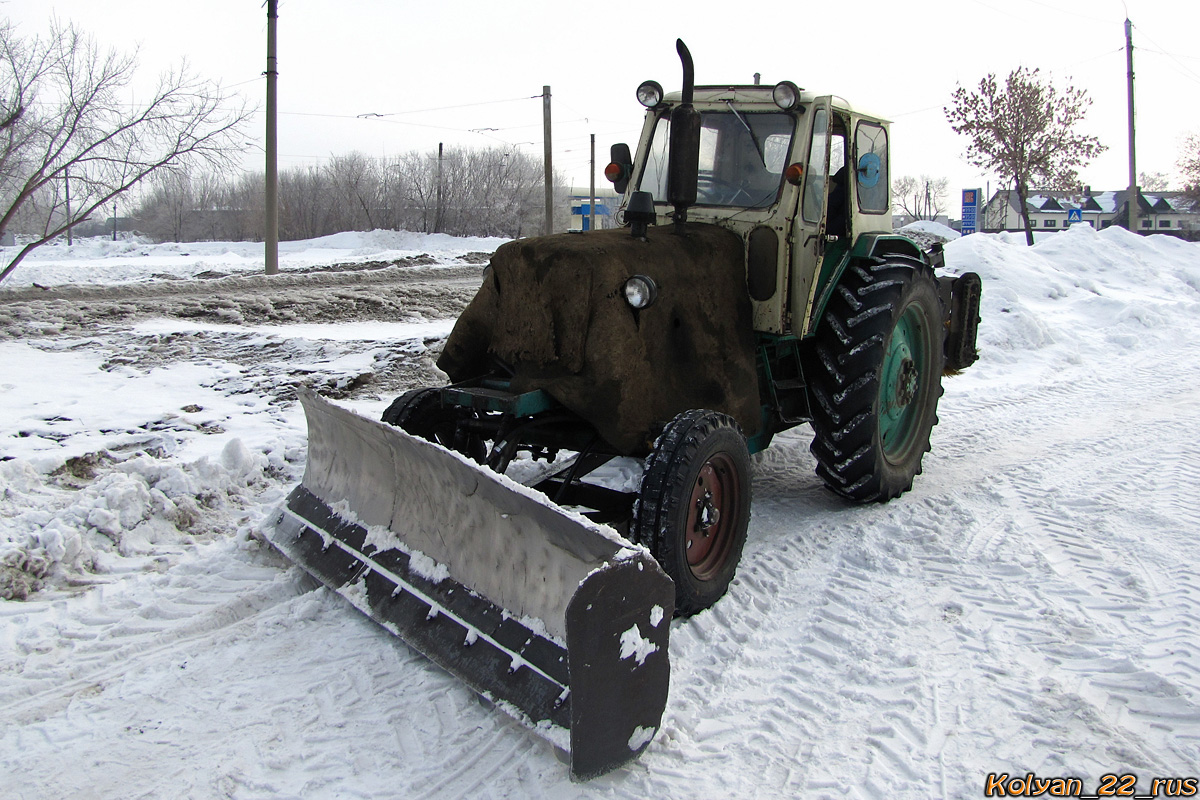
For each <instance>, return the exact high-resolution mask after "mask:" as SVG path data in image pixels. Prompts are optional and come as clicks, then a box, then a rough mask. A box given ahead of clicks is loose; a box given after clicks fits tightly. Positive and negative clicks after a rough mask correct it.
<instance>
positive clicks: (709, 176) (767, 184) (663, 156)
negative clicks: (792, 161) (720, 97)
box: [639, 106, 795, 208]
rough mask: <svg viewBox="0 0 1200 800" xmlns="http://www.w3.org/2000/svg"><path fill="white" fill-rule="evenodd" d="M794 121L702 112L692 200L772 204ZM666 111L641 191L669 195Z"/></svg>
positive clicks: (663, 198)
mask: <svg viewBox="0 0 1200 800" xmlns="http://www.w3.org/2000/svg"><path fill="white" fill-rule="evenodd" d="M794 127H795V120H794V119H793V118H792V116H791V115H790V114H784V113H779V112H769V113H763V112H746V111H740V110H735V109H734V108H733V107H732V106H730V109H729V111H705V112H703V113H701V115H700V175H699V180H698V181H697V185H696V204H697V205H707V206H736V207H738V208H765V207H767V206H769V205H771V204H772V203H774V202H775V199H776V198H777V197H778V196H779V187H780V186H781V184H782V179H783V170H784V168H785V167H786V166H787V157H788V151H789V149H790V145H791V141H792V130H793V129H794ZM670 141H671V121H670V117H669V115H664V116H662V117H660V118H659V120H658V124H657V125H656V126H655V128H654V137H653V138H652V139H651V140H650V149H649V151H648V153H647V154H646V166H645V169H643V170H642V181H641V185H640V187H639V188H640V189H641V190H642V191H644V192H650V194H652V195H653V196H654V201H655V202H656V203H666V202H668V199H667V186H668V178H667V157H668V151H669V150H670Z"/></svg>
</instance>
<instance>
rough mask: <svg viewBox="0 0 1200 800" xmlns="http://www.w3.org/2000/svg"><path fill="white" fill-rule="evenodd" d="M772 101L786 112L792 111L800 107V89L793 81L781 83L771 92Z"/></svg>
mask: <svg viewBox="0 0 1200 800" xmlns="http://www.w3.org/2000/svg"><path fill="white" fill-rule="evenodd" d="M771 99H772V100H774V101H775V105H777V106H779V107H780V108H782V109H783V110H784V111H791V110H792V109H793V108H795V107H796V106H798V105H800V87H799V86H797V85H796V84H794V83H792V82H791V81H780V82H779V83H777V84H775V89H774V91H772V92H771Z"/></svg>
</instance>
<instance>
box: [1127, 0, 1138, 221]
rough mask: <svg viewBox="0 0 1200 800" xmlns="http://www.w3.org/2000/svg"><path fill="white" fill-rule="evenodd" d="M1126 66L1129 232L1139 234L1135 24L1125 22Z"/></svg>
mask: <svg viewBox="0 0 1200 800" xmlns="http://www.w3.org/2000/svg"><path fill="white" fill-rule="evenodd" d="M1125 66H1126V74H1127V76H1128V86H1129V197H1128V200H1129V231H1130V232H1131V233H1137V232H1138V212H1139V211H1140V210H1141V209H1139V208H1138V199H1139V198H1138V187H1137V151H1136V148H1135V147H1134V145H1133V141H1134V137H1133V23H1132V22H1130V21H1129V20H1128V19H1126V20H1125Z"/></svg>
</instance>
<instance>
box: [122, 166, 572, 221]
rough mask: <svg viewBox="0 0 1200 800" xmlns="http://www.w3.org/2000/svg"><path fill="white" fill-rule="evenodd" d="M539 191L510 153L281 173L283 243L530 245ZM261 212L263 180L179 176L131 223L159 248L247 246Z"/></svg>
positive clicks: (162, 183) (538, 172)
mask: <svg viewBox="0 0 1200 800" xmlns="http://www.w3.org/2000/svg"><path fill="white" fill-rule="evenodd" d="M543 185H544V184H543V169H542V164H541V162H540V161H539V160H537V159H534V158H532V157H530V156H528V155H525V154H524V153H520V152H517V151H514V150H511V149H508V150H505V149H503V148H490V149H460V148H450V149H446V150H445V151H444V152H443V153H442V154H441V155H440V157H439V154H438V153H436V152H435V153H421V152H417V151H413V152H410V153H407V154H405V155H402V156H396V157H393V158H388V159H381V158H370V157H368V156H365V155H363V154H361V153H351V154H349V155H342V156H334V157H332V158H331V159H330V160H329V161H328V162H326V163H325V164H323V165H320V166H309V167H296V168H292V169H285V170H282V171H281V172H280V173H279V235H280V238H281V239H285V240H286V239H311V238H313V237H317V236H325V235H328V234H332V233H338V232H341V231H353V230H374V229H376V228H382V229H392V230H410V231H421V232H425V233H449V234H453V235H458V236H507V237H519V236H525V235H529V234H533V233H538V232H540V231H541V230H542V221H543V218H544V216H545V203H544V196H545V195H544V193H543V188H542V187H543ZM557 188H558V193H559V194H560V195H561V196H564V197H565V191H566V190H565V188H564V187H561V186H560V187H557ZM556 205H557V206H560V207H561V206H563V204H562V203H558V204H556ZM262 209H263V177H262V175H261V174H257V175H240V176H236V177H222V176H221V175H218V174H213V173H200V174H198V175H192V174H190V173H188V172H184V171H174V172H164V173H162V174H161V175H159V176H157V177H156V178H155V179H154V181H153V183H152V185H151V187H150V189H149V190H148V191H147V192H145V193H144V196H143V198H142V201H141V203H140V205H139V206H138V209H137V211H136V212H135V213H134V217H135V219H136V224H137V228H138V230H139V231H140V232H141V233H144V234H146V235H149V236H152V237H154V238H157V239H160V240H172V241H177V242H185V241H195V240H206V239H207V240H216V241H243V240H256V239H261V238H262V237H263V232H264V231H263V212H262ZM563 213H564V215H565V213H566V209H565V207H563ZM565 222H566V221H565V216H564V219H563V220H556V223H558V224H561V226H564V227H565Z"/></svg>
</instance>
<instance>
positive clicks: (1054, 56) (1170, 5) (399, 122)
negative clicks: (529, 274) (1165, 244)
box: [0, 0, 1200, 216]
mask: <svg viewBox="0 0 1200 800" xmlns="http://www.w3.org/2000/svg"><path fill="white" fill-rule="evenodd" d="M0 9H2V13H5V14H7V15H8V17H9V18H10V19H12V20H13V21H14V22H15V23H17V24H18V25H19V26H20V28H21V30H22V31H23V32H25V33H30V34H32V33H37V32H41V31H44V30H45V29H46V27H47V26H48V23H49V20H50V18H51V15H55V16H57V17H58V18H59V19H60V20H70V21H73V22H76V23H78V24H79V25H80V26H81V27H82V28H83V29H84V30H86V31H88V32H90V33H91V34H93V35H94V36H95V37H96V38H97V39H98V40H99V41H100V42H101V43H102V44H105V45H110V46H113V47H116V48H119V49H122V50H124V49H131V48H135V47H136V48H139V50H140V62H141V71H142V73H143V74H144V75H145V77H146V78H147V79H149V78H152V77H153V76H155V75H156V74H157V73H158V72H160V71H162V70H164V69H166V68H167V67H169V66H171V65H173V64H177V63H178V61H179V60H180V59H181V58H184V57H186V58H187V59H188V61H189V62H190V63H191V65H192V66H193V67H194V68H195V69H196V70H197V71H198V72H199V73H201V74H203V75H204V76H206V77H209V78H211V79H213V80H216V81H219V82H220V83H221V84H222V85H223V86H225V87H227V88H229V89H230V90H231V91H233V92H237V93H240V94H242V95H244V96H245V97H246V98H247V99H249V100H250V101H251V102H252V103H254V104H256V105H258V106H259V108H260V113H259V114H258V115H256V117H255V122H254V128H253V131H252V133H251V136H249V137H248V138H249V139H250V140H251V141H252V142H255V143H256V144H253V145H249V146H248V148H247V151H248V155H247V166H248V167H250V168H255V169H261V164H262V153H261V142H262V138H263V137H262V128H263V125H264V124H265V122H264V115H263V114H262V113H261V109H262V108H263V107H264V106H265V79H264V78H263V77H262V72H263V70H264V69H265V64H266V56H265V52H266V9H265V5H264V4H263V0H193V1H192V2H172V0H153V1H152V0H103V2H98V1H97V0H7V2H0ZM1126 13H1128V15H1129V17H1130V18H1131V19H1132V21H1133V24H1134V46H1135V53H1134V58H1135V65H1134V66H1135V72H1136V78H1137V80H1136V89H1135V91H1136V97H1137V111H1138V117H1137V120H1138V123H1137V124H1138V148H1137V150H1138V171H1139V172H1143V171H1145V172H1165V173H1167V174H1168V176H1169V178H1170V180H1171V183H1172V188H1176V186H1175V185H1176V184H1177V183H1178V177H1177V175H1176V172H1175V163H1176V161H1177V160H1178V156H1179V149H1180V144H1181V140H1182V137H1183V136H1184V135H1186V134H1187V133H1189V132H1197V133H1200V105H1198V104H1197V103H1195V102H1194V98H1195V97H1196V96H1197V95H1198V94H1200V49H1198V48H1197V47H1196V33H1197V31H1198V30H1200V2H1197V0H1126V2H1122V1H1121V0H927V1H926V2H919V3H903V2H887V3H885V2H877V1H876V0H850V1H849V2H846V1H845V0H843V1H842V2H832V3H823V2H812V1H809V2H780V3H770V2H765V3H757V4H750V5H747V4H744V3H737V2H725V3H718V2H706V1H703V0H698V1H694V2H681V3H672V2H661V1H660V2H657V3H653V4H651V3H623V2H605V3H595V4H591V5H589V4H586V3H567V2H553V3H552V2H533V1H528V2H526V1H523V0H509V1H508V2H482V1H481V0H466V1H464V2H454V0H443V2H440V3H436V2H402V0H280V12H279V108H280V112H281V115H280V119H279V147H280V164H281V166H283V167H289V166H295V165H307V164H319V163H321V162H322V161H323V160H325V159H328V158H329V156H330V155H331V154H342V153H346V152H349V151H352V150H359V151H361V152H364V153H366V154H368V155H372V156H387V155H395V154H398V153H403V152H407V151H409V150H414V149H417V150H423V151H435V150H436V148H437V145H438V142H445V143H446V144H447V145H467V146H476V147H478V146H488V145H502V146H505V147H516V148H519V149H521V150H522V151H524V152H527V153H530V154H534V155H537V156H538V157H540V153H541V148H542V127H541V126H542V118H541V114H542V107H541V100H540V97H538V96H539V95H540V94H541V91H542V86H543V85H546V84H548V85H550V87H551V92H552V95H553V101H552V102H553V118H554V131H553V143H554V158H555V167H556V168H557V169H558V170H559V171H560V172H561V173H562V174H563V175H564V176H565V177H566V178H567V179H568V180H569V181H570V182H571V183H573V184H574V185H577V186H586V185H587V180H588V144H589V134H591V133H594V134H596V145H597V147H596V149H597V161H598V162H599V167H598V169H603V165H604V164H605V163H607V160H608V146H609V145H610V144H612V143H613V142H617V141H629V142H631V143H632V142H633V141H635V140H636V138H637V133H638V131H639V129H640V127H641V120H642V111H643V109H642V108H641V106H639V105H638V104H637V102H636V100H635V99H634V95H633V92H634V89H635V88H636V87H637V84H638V83H640V82H641V81H642V80H645V79H647V78H654V79H655V80H658V81H659V82H660V83H662V84H663V85H664V86H665V87H667V90H668V91H670V90H673V89H677V88H678V87H679V85H680V82H681V76H680V67H679V60H678V58H677V56H676V54H675V48H674V42H675V38H676V37H682V38H683V39H684V41H685V42H687V44H688V46H689V48H690V49H691V51H692V55H693V57H694V59H695V64H696V80H697V82H698V83H750V82H751V80H752V76H753V74H754V73H755V72H760V73H762V81H763V83H767V84H773V83H776V82H778V81H780V80H784V79H787V80H792V81H794V82H796V83H797V84H799V85H800V86H802V87H804V88H806V89H811V90H816V91H819V92H821V93H833V94H838V95H841V96H842V97H845V98H846V99H848V100H849V101H850V102H851V103H852V104H854V105H855V106H856V107H860V108H863V109H865V110H869V111H871V112H873V113H876V114H881V115H883V116H886V117H887V118H889V119H891V120H893V122H894V124H893V126H892V131H893V133H892V142H893V145H892V159H893V170H894V174H896V175H903V174H914V175H919V174H929V175H932V176H934V177H938V176H946V177H949V178H950V182H951V192H952V195H951V206H952V207H956V206H957V202H958V199H957V198H958V192H959V190H960V189H963V188H968V187H973V186H977V187H980V188H986V187H987V186H988V185H989V182H990V186H991V189H992V190H993V191H995V189H996V188H997V177H996V176H994V175H986V174H980V173H979V172H978V170H976V169H975V168H973V167H971V166H969V165H968V164H967V163H966V162H965V161H964V159H963V157H962V154H963V150H964V140H962V139H961V138H960V137H958V136H957V135H956V134H954V133H953V132H952V131H951V130H950V129H949V126H948V125H947V124H946V121H945V116H944V114H943V113H942V110H941V109H942V107H943V106H944V105H945V104H946V103H947V102H948V101H949V99H950V95H951V93H952V92H953V91H954V88H955V86H956V85H957V84H959V83H962V84H964V85H967V86H971V87H974V86H975V85H977V84H978V82H979V79H980V78H981V77H983V75H984V74H986V73H988V72H996V73H997V74H999V75H1001V76H1003V75H1006V74H1007V73H1008V72H1009V71H1010V70H1012V69H1014V68H1015V67H1018V66H1026V67H1040V68H1041V69H1042V70H1043V72H1049V73H1050V74H1051V75H1052V76H1053V78H1054V79H1055V81H1056V82H1057V83H1059V85H1063V84H1065V83H1066V82H1067V81H1068V80H1070V81H1073V82H1074V84H1075V85H1076V86H1079V87H1081V88H1084V89H1086V90H1087V91H1088V93H1089V94H1090V95H1091V97H1092V98H1093V100H1094V105H1093V107H1092V110H1091V112H1090V113H1089V116H1088V118H1087V120H1086V121H1085V123H1084V125H1083V128H1084V130H1086V131H1087V132H1089V133H1094V134H1096V135H1097V136H1099V137H1100V139H1101V140H1102V141H1103V142H1104V143H1105V144H1107V145H1108V147H1109V150H1108V152H1106V153H1105V154H1104V155H1103V156H1101V157H1100V158H1099V159H1097V160H1096V161H1095V162H1093V164H1092V165H1091V166H1090V167H1088V168H1087V169H1085V170H1084V171H1083V173H1082V177H1083V180H1084V183H1087V184H1090V185H1091V186H1092V187H1093V188H1094V189H1097V190H1099V189H1119V188H1123V187H1125V186H1126V185H1127V183H1128V134H1127V125H1126V93H1125V86H1126V84H1125V54H1124V19H1125V17H1126ZM447 106H453V107H456V108H452V109H447V108H446V107H447ZM437 109H441V110H437ZM364 114H381V115H387V116H382V117H367V118H359V115H364ZM255 148H258V149H255ZM598 181H599V182H600V184H604V182H603V179H602V178H598ZM952 215H954V216H957V212H952Z"/></svg>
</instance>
